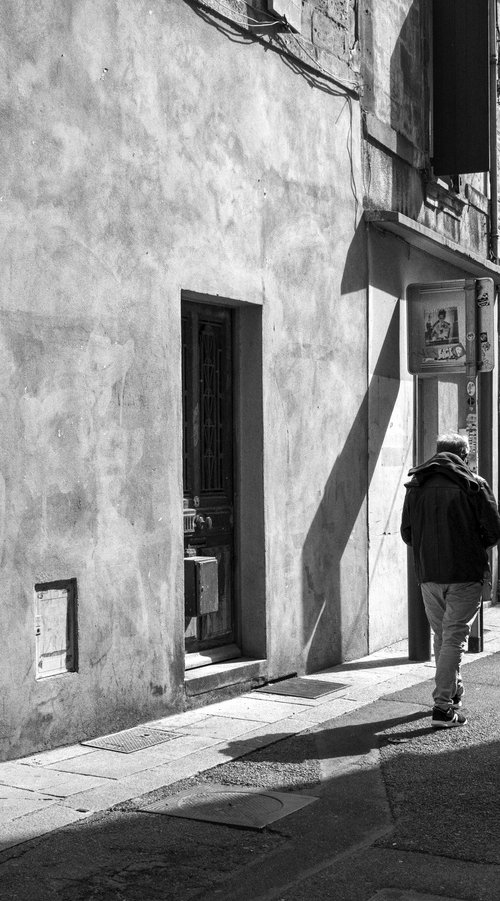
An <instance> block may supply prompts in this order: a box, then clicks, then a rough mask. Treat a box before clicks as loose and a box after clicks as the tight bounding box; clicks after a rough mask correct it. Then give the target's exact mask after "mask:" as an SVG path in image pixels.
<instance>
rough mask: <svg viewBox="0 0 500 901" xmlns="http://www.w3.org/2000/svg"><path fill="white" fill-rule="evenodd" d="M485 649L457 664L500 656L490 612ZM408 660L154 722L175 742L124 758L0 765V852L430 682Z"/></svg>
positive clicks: (426, 672) (389, 658) (400, 647)
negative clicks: (298, 692) (298, 691)
mask: <svg viewBox="0 0 500 901" xmlns="http://www.w3.org/2000/svg"><path fill="white" fill-rule="evenodd" d="M484 647H485V650H484V652H483V653H481V654H468V655H466V657H465V665H467V663H471V662H474V661H476V660H480V659H482V658H483V657H487V656H489V655H490V654H493V653H495V652H497V651H500V607H498V606H497V607H487V608H486V609H485V611H484ZM406 655H407V644H406V642H400V643H398V644H396V645H393V646H391V647H389V648H385V649H383V650H381V651H378V652H377V653H375V654H372V655H370V656H369V657H364V658H362V659H360V660H356V661H351V662H349V663H345V664H342V665H340V666H337V667H333V668H332V669H329V670H326V671H323V672H321V673H315V674H314V675H311V676H308V677H306V678H308V679H312V680H321V681H324V682H326V683H339V682H341V683H343V684H344V685H345V686H346V687H345V688H342V689H340V690H337V691H335V693H334V694H328V695H326V696H323V697H321V698H319V699H318V700H309V699H304V698H300V699H299V698H295V697H288V696H280V695H276V694H271V693H264V692H261V691H259V692H256V691H250V692H246V693H245V694H243V695H241V696H240V697H238V698H233V699H231V700H227V701H222V702H218V703H215V704H210V705H209V706H207V707H204V708H200V709H197V710H191V711H187V712H186V713H182V714H176V715H173V716H169V717H165V718H163V719H161V720H156V721H154V722H151V723H148V724H145V728H154V729H158V730H160V731H165V732H167V733H169V734H170V735H173V737H171V738H169V740H168V741H166V742H164V743H161V744H157V745H154V746H153V747H150V748H147V749H144V750H139V751H134V752H133V753H130V754H123V753H118V752H116V751H110V750H102V749H97V748H94V747H90V746H88V745H80V744H79V745H72V746H69V747H64V748H58V749H56V750H53V751H47V752H44V753H40V754H35V755H32V756H30V757H25V758H23V759H20V760H16V761H8V762H6V763H0V815H1V816H0V851H1V850H6V849H8V848H12V847H14V846H16V845H19V844H21V843H22V842H26V841H29V840H31V839H33V838H36V837H38V836H41V835H44V834H47V833H50V832H52V831H54V830H57V829H62V828H63V827H65V826H67V825H70V824H72V823H75V822H77V821H79V820H84V819H86V818H88V817H90V816H91V815H92V814H95V813H96V812H99V811H104V810H108V809H109V808H111V807H113V806H114V805H116V804H120V803H123V802H124V801H129V800H132V799H134V798H137V797H139V796H140V795H143V794H145V793H147V792H151V791H154V790H155V789H158V788H161V787H163V786H168V785H172V784H174V783H176V782H178V781H179V780H182V779H186V778H188V777H191V776H195V775H196V774H198V773H201V772H203V771H205V770H209V769H211V768H213V767H215V766H218V765H219V764H221V763H226V762H228V761H231V760H234V759H236V758H238V757H241V756H243V755H245V754H248V753H249V752H250V751H251V750H254V749H258V748H261V747H265V746H266V745H269V744H271V743H274V742H276V741H278V740H280V739H282V738H287V737H289V736H293V735H296V734H298V733H300V732H303V731H305V730H308V729H311V728H312V727H314V726H317V725H319V724H321V723H326V722H327V721H329V720H332V719H334V718H336V717H339V716H342V715H343V714H346V713H349V712H350V711H353V710H356V709H359V708H361V707H363V706H364V705H366V704H371V703H372V702H373V701H376V700H378V699H379V698H380V697H381V696H383V695H387V694H388V693H390V692H396V691H400V690H402V689H404V688H407V687H410V686H413V685H417V684H419V683H421V682H424V681H428V680H429V679H430V678H432V674H433V672H434V665H433V662H428V663H412V662H410V661H408V659H407V656H406ZM430 701H431V699H430V698H429V703H430ZM270 726H272V730H270ZM240 740H241V741H240Z"/></svg>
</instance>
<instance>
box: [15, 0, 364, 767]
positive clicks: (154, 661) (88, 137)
mask: <svg viewBox="0 0 500 901" xmlns="http://www.w3.org/2000/svg"><path fill="white" fill-rule="evenodd" d="M0 22H1V26H2V32H1V33H2V37H1V43H2V54H1V67H2V72H1V79H0V92H1V95H2V96H1V105H2V106H1V109H2V120H3V124H4V127H3V128H2V129H1V130H0V142H1V145H2V146H1V150H0V153H1V158H2V161H3V164H2V170H1V173H2V174H1V190H0V221H1V227H2V239H1V253H0V266H1V278H0V340H1V343H2V360H3V365H2V369H1V372H2V375H1V394H0V402H1V404H2V414H3V415H2V423H3V429H2V433H1V435H0V471H1V479H0V487H1V488H2V491H1V492H0V494H1V498H2V501H3V506H2V511H1V512H2V518H1V524H2V533H1V534H2V539H3V543H2V556H1V567H0V592H1V597H2V604H1V605H0V628H1V631H2V634H3V635H4V636H8V650H7V653H4V654H3V655H2V656H1V658H0V683H1V685H2V732H1V735H2V737H1V744H0V748H1V750H0V754H1V756H3V757H9V756H18V755H20V754H25V753H29V752H30V751H33V750H36V749H39V748H42V747H49V746H53V745H57V744H63V743H65V742H69V741H74V740H78V739H79V738H83V737H85V736H89V735H92V734H96V733H98V732H100V731H110V730H111V729H115V728H119V727H123V726H125V725H130V724H132V723H134V722H138V721H140V720H145V719H148V718H152V717H154V716H156V715H159V714H160V713H162V712H166V711H169V710H174V709H176V708H178V707H179V706H180V705H181V704H182V692H183V681H182V680H183V653H184V647H183V621H184V620H183V592H182V557H183V545H182V532H181V510H182V477H181V429H180V425H181V402H180V401H181V396H180V386H181V381H180V379H181V374H180V291H181V289H183V288H184V289H186V290H191V291H198V292H202V293H207V294H210V295H217V294H218V295H220V296H222V297H231V298H235V299H236V300H237V301H241V302H245V303H254V304H256V305H262V307H263V337H262V345H263V367H262V369H263V372H262V378H263V396H264V436H265V446H264V484H265V536H266V538H265V540H266V549H265V550H266V593H267V599H268V612H267V619H268V622H267V627H268V656H269V660H270V669H271V670H272V671H275V672H282V671H289V670H290V669H301V668H309V669H315V668H317V667H318V666H319V665H322V664H324V663H328V662H335V660H336V659H339V657H340V655H341V654H347V655H350V656H355V655H356V654H357V653H362V652H364V650H365V648H366V627H365V624H366V530H365V528H364V525H363V522H364V517H365V501H366V499H365V485H366V477H365V473H366V450H365V449H364V447H365V446H364V445H363V443H362V442H361V440H360V439H361V437H362V435H363V434H364V429H365V427H366V367H365V363H364V361H365V360H366V341H365V334H366V306H365V292H364V286H363V284H362V280H360V279H359V275H358V274H356V277H355V278H354V277H352V272H355V273H359V270H360V267H361V268H362V266H363V253H362V248H360V247H359V246H358V245H357V243H356V239H355V236H356V228H357V224H358V221H359V215H360V212H361V210H360V195H361V187H360V177H359V169H358V161H359V158H360V151H359V142H360V136H359V116H358V111H357V106H356V104H355V103H354V102H347V101H346V99H345V97H343V96H334V95H331V94H329V93H328V92H327V91H324V90H322V91H320V90H315V89H314V88H312V87H311V85H310V84H309V83H308V82H307V81H306V80H305V79H304V78H303V77H302V76H301V74H300V73H299V72H294V71H292V69H291V68H290V66H288V65H286V64H285V63H284V61H283V60H282V58H280V56H279V55H278V54H275V53H272V52H271V53H270V52H266V51H265V50H264V48H263V46H261V45H260V44H259V43H258V42H252V41H248V42H236V41H231V40H230V39H229V38H228V37H227V35H226V34H224V29H222V28H218V27H216V25H215V24H213V23H210V22H207V21H206V20H205V18H204V17H203V16H201V15H199V14H198V11H197V9H196V8H194V7H191V6H190V5H188V4H186V3H184V2H183V0H170V2H169V3H159V2H154V3H143V2H138V0H127V2H120V3H118V2H111V0H109V2H106V3H102V2H99V0H79V2H67V3H65V4H64V5H63V6H61V4H59V3H55V2H50V0H44V2H40V3H37V4H36V5H35V4H33V3H31V2H20V3H11V2H6V3H4V4H3V6H2V10H1V12H0ZM299 111H300V112H299ZM352 486H354V498H353V492H352ZM3 489H4V490H3ZM304 573H305V574H306V575H305V577H304ZM66 578H76V579H77V581H78V627H79V668H78V672H77V673H73V674H67V675H63V676H57V677H53V678H49V679H46V680H42V681H38V682H37V681H35V651H34V621H33V612H34V611H33V601H34V592H33V587H34V585H35V584H36V583H37V582H46V581H52V580H55V579H66ZM346 589H348V595H347V594H346ZM358 623H361V625H359V626H358ZM342 635H345V636H348V637H347V638H344V639H343V638H342V637H341V636H342ZM343 642H344V645H345V646H344V647H343ZM304 648H305V650H304Z"/></svg>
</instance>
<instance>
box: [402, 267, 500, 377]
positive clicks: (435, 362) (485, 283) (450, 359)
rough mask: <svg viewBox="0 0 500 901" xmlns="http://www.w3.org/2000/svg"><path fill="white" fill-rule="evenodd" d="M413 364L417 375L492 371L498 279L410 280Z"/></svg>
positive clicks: (410, 364)
mask: <svg viewBox="0 0 500 901" xmlns="http://www.w3.org/2000/svg"><path fill="white" fill-rule="evenodd" d="M407 300H408V369H409V371H410V372H411V373H413V374H415V375H419V374H420V375H421V374H425V373H433V372H436V373H443V372H449V373H457V372H465V371H466V369H467V366H469V368H470V367H471V366H472V367H473V368H474V370H475V371H476V370H477V371H478V372H490V371H491V370H492V369H493V367H494V365H495V359H494V347H495V340H494V334H495V330H494V303H495V285H494V282H493V279H491V278H476V279H472V278H469V279H460V280H455V281H446V282H434V283H429V284H419V285H409V287H408V289H407Z"/></svg>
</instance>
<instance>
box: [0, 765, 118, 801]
mask: <svg viewBox="0 0 500 901" xmlns="http://www.w3.org/2000/svg"><path fill="white" fill-rule="evenodd" d="M103 781H104V780H102V779H99V778H96V777H94V776H82V775H80V774H74V773H61V772H56V771H54V770H51V769H50V768H46V767H34V766H26V765H23V764H22V763H4V764H2V765H1V767H0V785H11V786H14V787H17V788H25V789H29V790H31V791H37V792H41V793H42V794H46V795H52V796H54V797H56V798H66V797H68V796H69V795H75V794H77V793H78V792H81V791H82V790H84V789H85V790H88V789H89V788H96V787H97V786H99V785H101V784H102V782H103Z"/></svg>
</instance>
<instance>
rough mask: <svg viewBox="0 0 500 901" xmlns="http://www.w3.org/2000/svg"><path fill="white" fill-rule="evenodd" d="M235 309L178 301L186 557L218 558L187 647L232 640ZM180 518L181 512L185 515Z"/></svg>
mask: <svg viewBox="0 0 500 901" xmlns="http://www.w3.org/2000/svg"><path fill="white" fill-rule="evenodd" d="M233 394H234V379H233V311H232V310H231V309H229V308H227V307H221V306H215V305H213V304H203V303H195V302H191V301H186V300H183V301H182V400H183V403H182V413H183V493H184V508H185V511H186V510H190V511H192V514H191V517H190V519H191V522H190V528H189V530H188V531H186V530H185V533H184V555H185V556H195V555H196V556H201V557H212V558H216V560H217V576H218V580H217V581H218V586H217V593H218V600H217V602H216V604H215V606H216V608H217V609H216V610H215V611H214V612H210V613H206V614H204V615H200V616H191V615H187V614H186V616H185V649H186V653H194V652H199V651H203V650H206V649H210V648H215V647H220V646H224V645H231V644H232V643H234V642H235V640H236V635H237V628H236V627H237V623H236V604H235V597H234V583H235V579H234V547H235V534H234V472H233V461H234V446H233V417H234V410H233V406H234V396H233ZM185 518H186V517H185Z"/></svg>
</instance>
